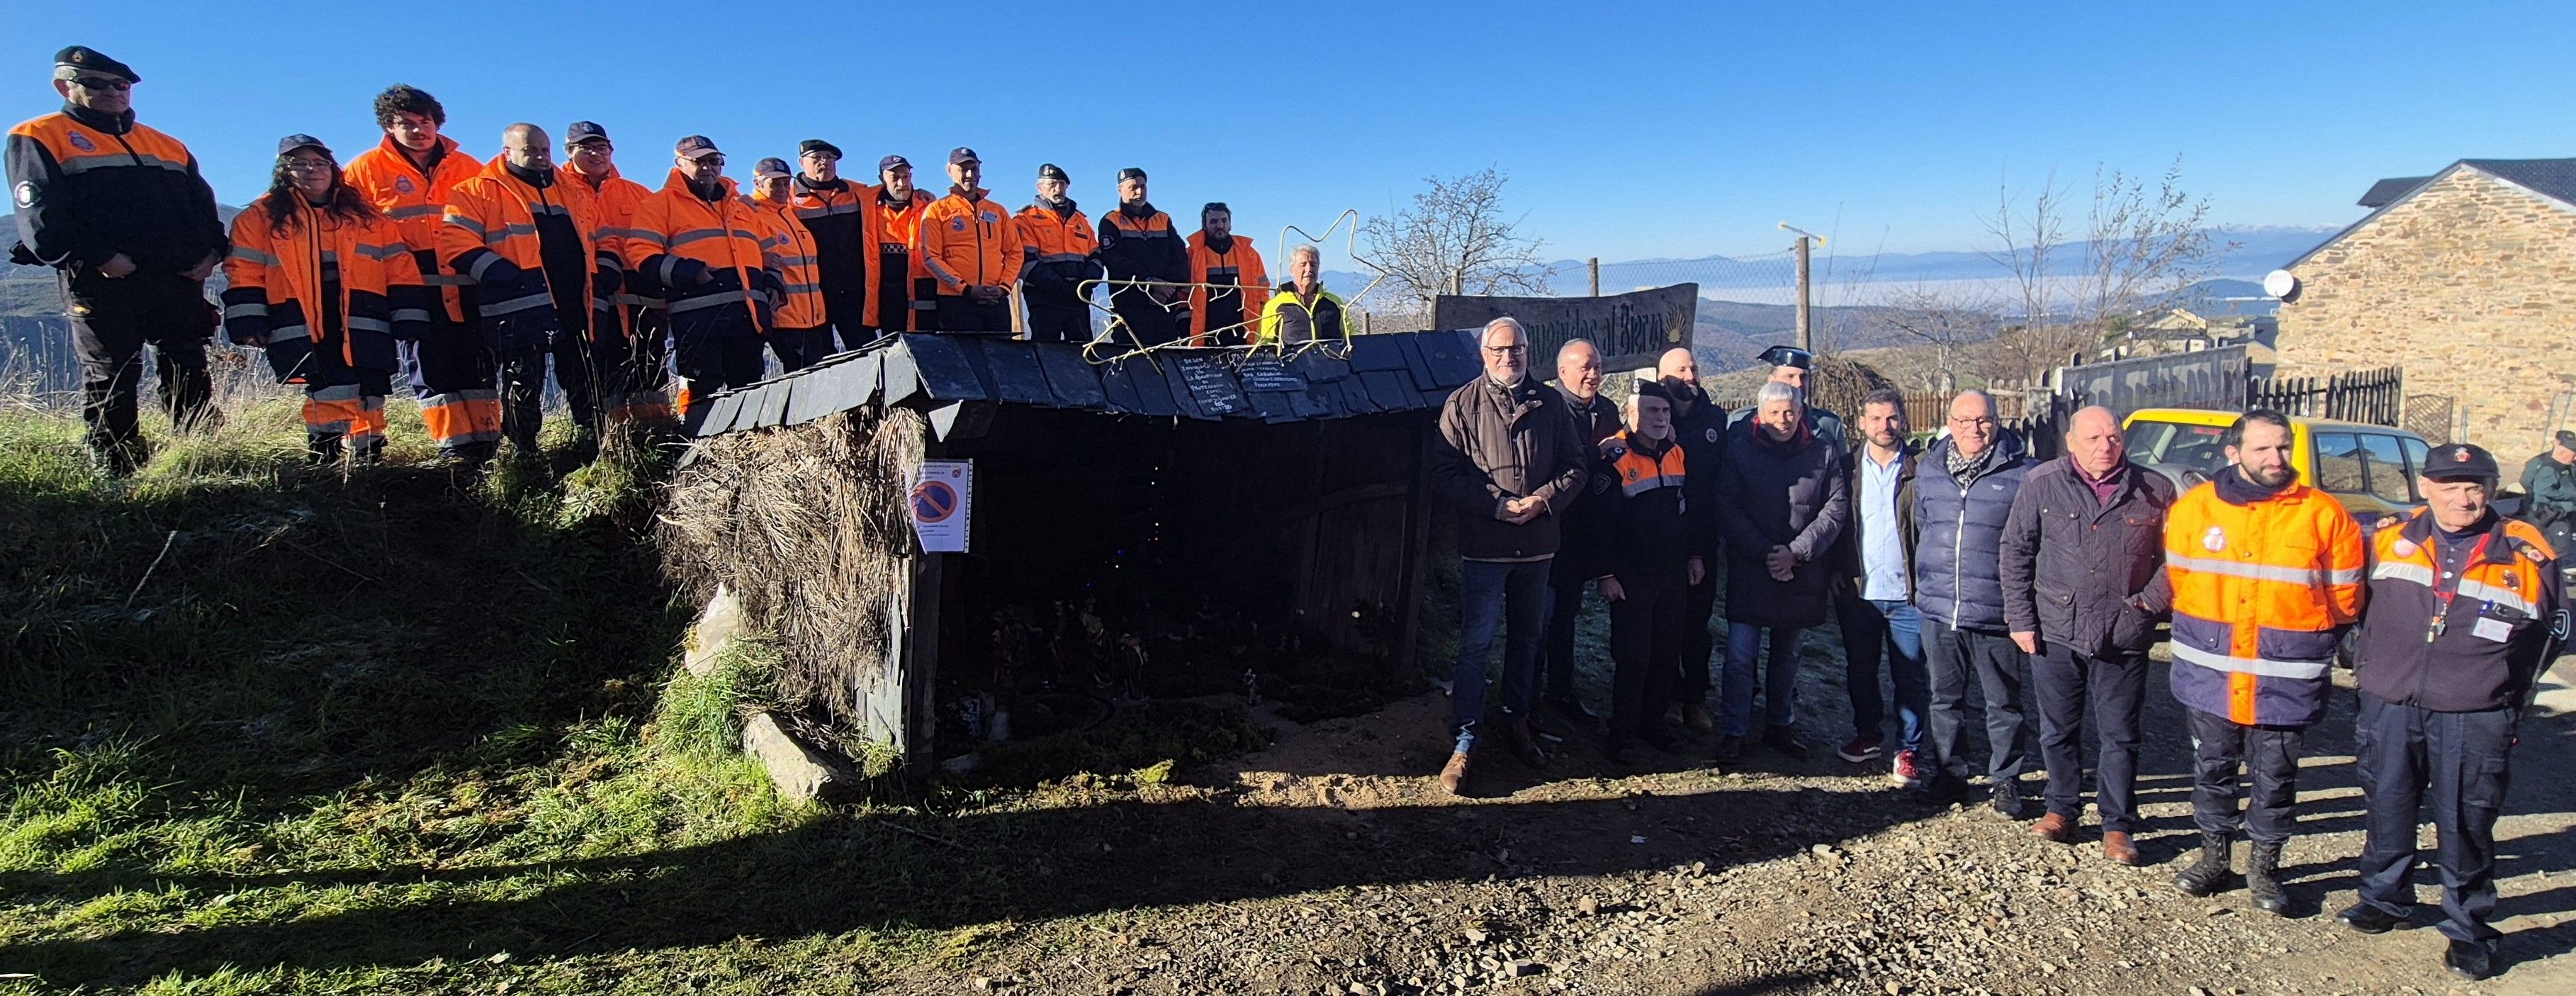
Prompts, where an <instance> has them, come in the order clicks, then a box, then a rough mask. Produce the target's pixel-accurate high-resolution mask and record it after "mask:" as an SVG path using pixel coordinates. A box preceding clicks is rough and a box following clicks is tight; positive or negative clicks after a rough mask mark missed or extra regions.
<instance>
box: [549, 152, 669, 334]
mask: <svg viewBox="0 0 2576 996" xmlns="http://www.w3.org/2000/svg"><path fill="white" fill-rule="evenodd" d="M563 173H564V175H565V176H568V177H571V178H573V179H574V180H577V181H579V182H580V183H581V185H582V186H584V187H588V188H590V199H591V201H592V202H594V203H596V204H598V205H599V225H600V228H601V230H602V231H604V232H606V233H607V236H606V237H605V238H602V239H600V240H599V248H600V251H602V252H605V253H608V254H609V255H611V256H614V257H616V259H617V260H618V268H619V269H621V270H622V269H624V268H625V260H626V236H627V233H628V232H630V231H632V230H633V228H634V222H635V206H636V205H638V204H642V203H644V198H647V197H650V196H652V195H653V192H652V191H651V190H648V189H646V188H645V186H644V185H643V184H640V183H637V182H635V181H633V180H629V179H627V178H626V177H625V176H624V175H622V174H620V173H619V172H618V171H617V167H616V166H614V165H611V166H609V167H608V175H607V176H606V177H604V178H602V179H601V180H600V181H599V182H598V183H596V184H593V183H591V182H590V180H589V179H588V178H587V177H583V176H582V175H581V174H579V173H575V172H572V171H571V170H569V169H566V170H564V171H563ZM609 296H610V297H612V298H614V299H615V300H616V301H617V303H619V304H622V305H627V306H630V307H634V306H643V305H652V304H660V303H661V302H659V301H647V300H646V299H644V298H643V297H641V296H639V295H637V294H635V293H633V292H631V291H629V290H628V289H626V288H624V287H616V288H611V293H610V295H609ZM620 317H621V320H622V321H625V322H627V323H629V326H628V328H627V329H626V331H627V332H629V333H632V332H634V331H635V330H634V328H633V327H632V324H631V323H632V322H633V321H634V317H635V316H633V315H627V314H624V309H620Z"/></svg>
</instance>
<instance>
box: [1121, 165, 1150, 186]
mask: <svg viewBox="0 0 2576 996" xmlns="http://www.w3.org/2000/svg"><path fill="white" fill-rule="evenodd" d="M1144 178H1145V169H1144V167H1141V166H1129V167H1127V168H1126V169H1122V170H1119V171H1118V182H1120V183H1125V182H1127V181H1129V180H1142V179H1144Z"/></svg>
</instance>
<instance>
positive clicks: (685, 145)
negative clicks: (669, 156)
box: [671, 135, 724, 159]
mask: <svg viewBox="0 0 2576 996" xmlns="http://www.w3.org/2000/svg"><path fill="white" fill-rule="evenodd" d="M671 151H673V152H677V153H679V154H680V155H683V156H686V157H688V158H691V159H704V158H706V157H708V156H715V155H722V154H724V153H723V150H721V149H718V148H716V140H715V139H712V138H708V137H706V136H705V135H691V136H689V137H687V138H683V139H681V140H680V142H679V144H677V145H674V146H672V147H671Z"/></svg>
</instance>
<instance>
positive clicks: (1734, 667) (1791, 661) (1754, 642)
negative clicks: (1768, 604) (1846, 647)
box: [1685, 622, 1807, 737]
mask: <svg viewBox="0 0 2576 996" xmlns="http://www.w3.org/2000/svg"><path fill="white" fill-rule="evenodd" d="M1685 625H1687V624H1685ZM1764 633H1769V634H1771V653H1770V656H1769V657H1768V658H1767V659H1766V660H1765V661H1764V664H1763V668H1762V681H1761V684H1762V688H1763V692H1762V713H1763V719H1764V721H1766V722H1768V723H1769V724H1770V725H1771V727H1772V728H1773V729H1777V730H1780V731H1783V732H1786V731H1788V730H1791V729H1794V728H1796V727H1797V725H1798V644H1799V642H1800V640H1801V638H1802V637H1804V636H1806V633H1807V631H1806V630H1804V629H1800V628H1794V627H1792V628H1774V627H1766V626H1755V625H1752V624H1750V623H1740V622H1730V623H1727V624H1726V672H1725V674H1724V675H1723V677H1724V679H1725V682H1724V683H1725V688H1724V689H1723V690H1722V691H1720V692H1719V693H1718V697H1719V699H1720V700H1721V701H1723V702H1724V704H1725V706H1726V708H1725V710H1724V711H1725V713H1726V716H1725V718H1724V722H1723V723H1722V724H1721V728H1720V730H1719V732H1722V733H1724V734H1726V735H1727V736H1730V737H1743V736H1751V735H1752V731H1753V686H1754V679H1753V660H1754V658H1756V657H1760V656H1762V634H1764Z"/></svg>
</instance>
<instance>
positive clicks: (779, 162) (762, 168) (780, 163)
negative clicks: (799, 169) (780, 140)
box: [751, 156, 796, 180]
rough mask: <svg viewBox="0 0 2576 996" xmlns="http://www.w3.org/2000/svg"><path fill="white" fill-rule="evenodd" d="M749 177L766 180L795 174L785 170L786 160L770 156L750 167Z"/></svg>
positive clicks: (792, 171)
mask: <svg viewBox="0 0 2576 996" xmlns="http://www.w3.org/2000/svg"><path fill="white" fill-rule="evenodd" d="M751 175H753V176H756V177H759V178H761V179H764V180H766V179H768V178H770V177H773V176H794V175H796V174H795V171H794V170H790V169H788V168H787V160H784V159H780V158H778V157H777V156H771V157H769V158H767V159H763V160H761V161H760V162H759V163H757V164H754V165H753V166H752V167H751Z"/></svg>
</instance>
